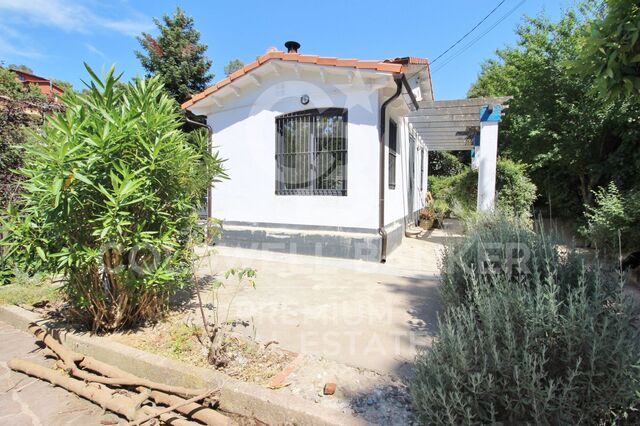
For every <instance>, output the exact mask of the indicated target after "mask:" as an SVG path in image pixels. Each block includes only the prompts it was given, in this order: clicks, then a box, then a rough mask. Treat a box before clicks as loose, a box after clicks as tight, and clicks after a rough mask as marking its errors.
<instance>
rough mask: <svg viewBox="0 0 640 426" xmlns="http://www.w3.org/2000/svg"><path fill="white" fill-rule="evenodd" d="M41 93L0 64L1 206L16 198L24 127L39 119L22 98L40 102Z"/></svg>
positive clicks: (23, 141) (21, 159)
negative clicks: (28, 109) (29, 110)
mask: <svg viewBox="0 0 640 426" xmlns="http://www.w3.org/2000/svg"><path fill="white" fill-rule="evenodd" d="M44 100H45V98H44V96H43V95H42V94H41V92H40V91H39V90H38V89H37V87H35V86H30V85H24V84H22V83H21V82H20V81H18V80H17V79H16V75H15V74H14V73H12V72H11V71H9V70H7V69H5V68H2V67H0V209H2V208H5V207H6V205H7V203H9V202H13V201H16V196H17V194H18V192H19V185H18V182H19V180H20V176H19V175H18V174H17V173H16V170H18V169H20V167H22V163H23V154H22V152H20V148H21V146H22V145H23V144H24V143H25V142H26V140H27V138H28V134H27V128H28V127H30V126H33V125H35V124H36V122H37V121H38V120H39V119H40V116H39V115H38V114H35V115H34V113H33V112H32V113H31V114H29V113H27V108H25V106H26V105H25V104H23V102H29V101H30V102H31V103H34V102H43V101H44Z"/></svg>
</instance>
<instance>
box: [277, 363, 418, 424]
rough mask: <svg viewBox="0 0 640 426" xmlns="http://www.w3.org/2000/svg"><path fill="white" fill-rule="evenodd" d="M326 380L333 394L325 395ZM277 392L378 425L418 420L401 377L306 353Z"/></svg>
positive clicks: (410, 422) (408, 422)
mask: <svg viewBox="0 0 640 426" xmlns="http://www.w3.org/2000/svg"><path fill="white" fill-rule="evenodd" d="M326 383H335V384H336V385H337V386H336V391H335V393H334V394H333V395H324V394H323V389H324V385H325V384H326ZM283 384H287V386H284V387H281V388H280V389H278V392H287V393H291V394H294V395H297V396H300V397H302V398H305V399H308V400H312V401H314V402H316V403H317V404H320V405H322V406H326V407H327V408H331V409H334V410H338V411H342V412H343V413H351V414H352V415H353V416H354V417H355V416H359V417H362V418H363V419H365V420H366V421H367V422H369V423H372V424H379V425H414V424H415V425H417V424H419V423H418V422H417V420H416V418H415V416H414V413H413V410H412V408H411V399H410V396H409V390H408V388H407V386H406V384H404V383H403V382H402V381H401V380H400V379H398V378H397V377H395V376H392V375H384V374H379V373H377V372H375V371H371V370H365V369H361V368H356V367H352V366H349V365H345V364H340V363H337V362H334V361H331V360H328V359H326V358H322V357H317V356H312V355H305V356H303V357H302V361H301V362H300V365H299V367H298V368H297V369H296V370H295V371H294V372H292V373H291V374H289V375H288V376H287V377H286V378H285V379H284V380H283Z"/></svg>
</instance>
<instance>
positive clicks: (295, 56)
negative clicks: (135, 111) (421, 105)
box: [182, 51, 428, 108]
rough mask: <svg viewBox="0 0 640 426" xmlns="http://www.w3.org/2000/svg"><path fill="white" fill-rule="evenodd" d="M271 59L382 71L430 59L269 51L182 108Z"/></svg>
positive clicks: (185, 103) (393, 71) (425, 63)
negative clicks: (363, 59)
mask: <svg viewBox="0 0 640 426" xmlns="http://www.w3.org/2000/svg"><path fill="white" fill-rule="evenodd" d="M270 60H282V61H289V62H300V63H307V64H317V65H324V66H335V67H343V68H356V69H368V70H377V71H381V72H390V73H399V72H403V71H404V69H405V66H406V65H428V61H427V60H426V59H423V58H416V57H412V56H407V57H401V58H393V59H385V60H383V61H362V60H358V59H341V58H335V57H330V56H318V55H303V54H300V53H285V52H280V51H268V52H267V53H265V54H264V55H262V56H260V57H259V58H258V59H256V60H255V61H253V62H251V63H249V64H247V65H245V66H244V67H242V68H241V69H239V70H238V71H236V72H234V73H232V74H231V75H230V76H229V77H227V78H225V79H223V80H220V81H219V82H218V83H216V84H214V85H213V86H211V87H209V88H207V89H206V90H205V91H203V92H201V93H197V94H195V95H193V96H192V97H191V99H189V100H187V101H186V102H184V103H183V104H182V108H189V107H190V106H192V105H193V104H195V103H196V102H198V101H200V100H202V99H203V98H205V97H207V96H208V95H210V94H211V93H213V92H215V91H217V90H219V89H220V88H222V87H224V86H226V85H228V84H229V83H231V82H232V81H234V80H236V79H238V78H240V77H242V76H243V75H245V74H248V73H249V72H251V71H253V70H254V69H256V68H258V67H260V66H261V65H262V64H264V63H265V62H268V61H270Z"/></svg>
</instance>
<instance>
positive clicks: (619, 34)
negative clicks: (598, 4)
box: [578, 0, 640, 99]
mask: <svg viewBox="0 0 640 426" xmlns="http://www.w3.org/2000/svg"><path fill="white" fill-rule="evenodd" d="M605 4H606V13H605V14H604V16H597V17H596V19H594V20H593V21H592V22H591V23H590V24H589V25H588V27H587V28H586V33H587V34H588V35H587V36H586V37H585V38H584V39H583V45H582V51H581V55H580V60H579V61H578V68H580V69H581V71H582V72H583V73H584V74H586V75H589V76H590V75H595V76H596V83H597V88H598V90H599V92H600V94H601V95H602V96H603V97H605V98H607V99H618V98H620V97H625V96H626V97H631V96H640V3H638V1H637V0H606V2H605Z"/></svg>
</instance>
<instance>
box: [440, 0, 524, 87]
mask: <svg viewBox="0 0 640 426" xmlns="http://www.w3.org/2000/svg"><path fill="white" fill-rule="evenodd" d="M525 2H526V0H522V1H520V3H518V4H517V5H516V6H515V7H514V8H513V9H511V10H510V11H509V12H507V13H506V14H504V15H503V16H502V17H501V18H500V19H499V20H498V21H496V23H494V24H493V25H492V26H490V27H489V28H488V29H487V30H486V31H485V32H483V33H482V34H480V35H479V36H478V37H476V38H475V39H473V40H471V42H469V43H468V44H466V45H465V46H463V47H462V48H461V49H460V50H458V51H457V52H456V53H455V55H453V56H451V57H450V58H448V59H447V60H446V61H445V62H444V63H443V64H442V65H440V66H439V67H437V68H436V69H434V70H433V71H431V74H435V73H436V72H437V71H440V70H441V69H442V68H444V67H446V66H447V65H448V64H449V63H450V62H451V61H453V60H454V59H456V58H457V57H458V56H460V55H462V54H463V53H464V52H465V51H466V50H467V49H469V48H470V47H471V46H473V45H474V44H476V42H478V41H479V40H480V39H481V38H482V37H484V36H486V35H487V34H489V32H491V31H492V30H493V29H494V28H495V27H497V26H498V25H500V24H501V23H502V22H503V21H504V20H505V19H507V18H508V17H509V16H511V15H512V14H513V12H515V11H516V10H517V9H518V8H519V7H520V6H522V5H523V4H524V3H525Z"/></svg>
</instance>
